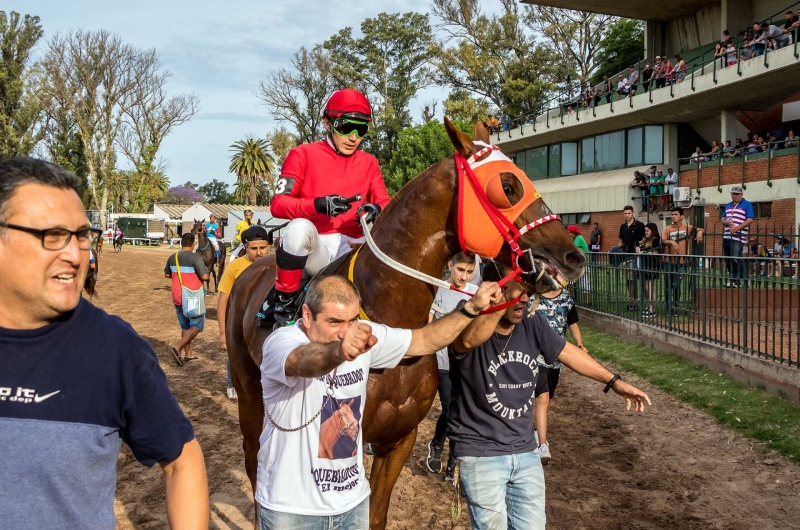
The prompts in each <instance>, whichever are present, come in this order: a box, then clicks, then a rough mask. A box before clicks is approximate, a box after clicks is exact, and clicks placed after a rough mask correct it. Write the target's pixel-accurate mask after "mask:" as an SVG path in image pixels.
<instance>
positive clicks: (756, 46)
mask: <svg viewBox="0 0 800 530" xmlns="http://www.w3.org/2000/svg"><path fill="white" fill-rule="evenodd" d="M763 34H764V32H763V31H762V30H761V23H760V22H753V39H752V40H751V41H750V42H751V47H752V48H753V55H754V56H756V57H760V56H761V55H764V51H765V50H766V49H767V41H766V39H762V38H761V37H762V35H763Z"/></svg>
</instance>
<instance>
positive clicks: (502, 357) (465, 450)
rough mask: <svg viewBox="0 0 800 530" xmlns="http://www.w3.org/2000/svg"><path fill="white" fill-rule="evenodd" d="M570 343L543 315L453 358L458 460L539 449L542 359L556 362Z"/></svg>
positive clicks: (451, 428) (450, 430)
mask: <svg viewBox="0 0 800 530" xmlns="http://www.w3.org/2000/svg"><path fill="white" fill-rule="evenodd" d="M565 344H566V341H565V340H564V337H561V336H559V335H558V334H557V333H556V332H555V331H553V330H552V329H550V325H549V324H548V323H547V320H546V319H545V318H544V317H543V316H542V315H541V314H539V313H538V312H537V313H535V314H534V315H533V316H532V317H530V318H523V319H522V321H521V322H520V323H519V324H517V325H516V326H514V330H513V331H512V333H511V334H510V335H499V334H497V333H492V336H491V337H489V339H488V340H487V341H486V342H484V343H483V344H481V345H480V346H478V347H477V348H475V349H474V350H471V351H469V352H467V353H464V354H461V353H457V352H456V351H455V349H453V346H452V345H451V346H450V348H449V354H450V380H451V382H452V385H453V386H452V394H451V398H450V411H449V412H448V414H447V437H448V438H449V439H450V443H451V445H450V447H451V450H453V451H455V453H454V454H455V455H456V456H501V455H510V454H520V453H525V452H529V451H533V450H534V449H536V437H535V435H534V429H533V424H532V422H531V420H532V419H533V408H534V399H535V394H534V393H535V391H536V378H537V376H538V375H539V370H540V367H539V365H538V364H537V363H536V358H537V357H538V356H539V355H542V357H544V360H545V361H546V362H547V363H553V362H554V361H555V360H556V358H557V357H558V356H559V355H560V354H561V351H562V350H563V349H564V345H565Z"/></svg>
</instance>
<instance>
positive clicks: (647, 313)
mask: <svg viewBox="0 0 800 530" xmlns="http://www.w3.org/2000/svg"><path fill="white" fill-rule="evenodd" d="M636 252H637V253H640V254H646V255H645V256H641V257H640V258H637V261H638V263H637V265H638V268H639V269H641V270H642V271H643V276H642V277H643V279H644V299H645V302H647V308H645V309H644V310H643V311H642V318H652V317H654V316H656V310H655V307H654V306H653V304H654V303H655V301H656V296H655V289H653V281H654V280H656V279H657V278H658V277H659V276H660V274H659V271H660V270H661V257H660V256H658V254H659V253H660V252H661V238H660V237H659V236H658V226H657V225H656V224H655V223H648V224H646V225H645V227H644V239H642V240H641V241H639V244H638V245H637V246H636Z"/></svg>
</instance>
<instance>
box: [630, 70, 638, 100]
mask: <svg viewBox="0 0 800 530" xmlns="http://www.w3.org/2000/svg"><path fill="white" fill-rule="evenodd" d="M638 86H639V70H637V69H636V65H635V64H634V65H632V66H631V69H630V72H629V73H628V93H629V94H630V95H631V97H633V96H635V95H636V88H637V87H638Z"/></svg>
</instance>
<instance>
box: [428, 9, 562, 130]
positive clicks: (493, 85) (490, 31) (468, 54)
mask: <svg viewBox="0 0 800 530" xmlns="http://www.w3.org/2000/svg"><path fill="white" fill-rule="evenodd" d="M501 4H502V12H501V13H500V14H497V15H486V14H484V13H482V12H481V9H480V2H479V0H433V5H432V7H431V9H432V11H433V13H434V15H435V16H437V17H438V18H439V19H440V25H439V27H441V28H442V30H443V32H444V33H445V35H446V37H445V39H444V40H443V41H442V42H440V43H438V44H437V45H436V50H437V53H436V56H435V58H434V64H435V66H436V79H437V81H438V83H439V84H441V85H449V86H450V87H452V88H454V89H464V90H467V91H469V92H471V93H473V94H475V95H477V96H479V97H482V98H485V99H487V100H489V101H490V102H491V103H492V104H493V105H494V106H495V107H496V108H498V109H500V112H502V113H505V114H509V115H511V116H521V115H523V114H528V113H532V112H537V111H539V110H541V109H542V108H543V106H544V104H545V103H546V102H547V101H548V99H549V98H550V95H551V94H552V92H553V91H554V90H555V88H556V84H555V82H556V80H557V79H558V77H559V76H558V73H559V67H558V65H557V64H556V63H555V62H554V61H553V60H552V57H551V56H550V55H549V51H548V48H547V47H546V46H541V45H539V44H538V43H537V42H536V38H535V35H534V33H533V32H532V31H531V30H530V28H529V27H528V26H527V25H526V24H525V21H524V17H523V15H522V14H521V13H520V12H519V5H518V2H517V0H501Z"/></svg>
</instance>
